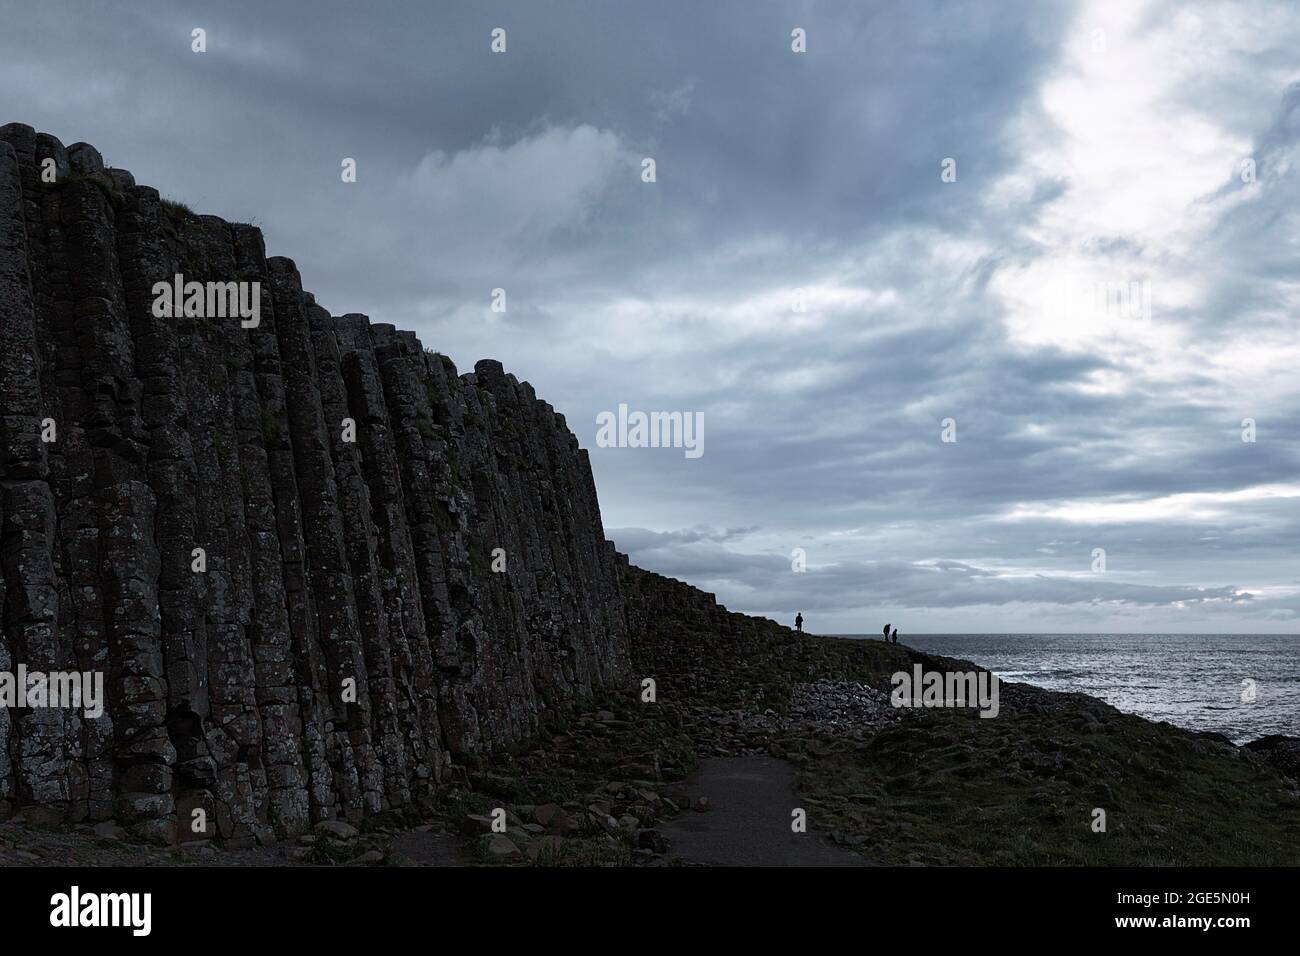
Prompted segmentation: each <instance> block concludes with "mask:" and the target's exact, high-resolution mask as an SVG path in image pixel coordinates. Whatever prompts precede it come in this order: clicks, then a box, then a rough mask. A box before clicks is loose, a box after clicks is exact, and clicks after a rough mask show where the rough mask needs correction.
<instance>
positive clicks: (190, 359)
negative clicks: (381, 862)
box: [0, 125, 632, 841]
mask: <svg viewBox="0 0 1300 956" xmlns="http://www.w3.org/2000/svg"><path fill="white" fill-rule="evenodd" d="M48 180H52V181H48ZM178 273H179V274H182V275H183V276H184V278H185V280H186V281H187V282H188V281H197V282H202V283H207V282H221V283H225V282H231V281H238V282H246V283H252V282H258V283H260V289H261V303H260V304H261V309H260V321H259V323H258V324H257V325H256V327H249V328H245V327H243V323H241V321H240V320H239V318H237V317H230V318H213V317H203V316H189V317H186V316H179V317H176V318H170V317H165V318H159V317H157V316H156V315H155V314H154V313H155V309H154V304H155V294H154V291H153V290H154V285H155V283H157V282H171V281H172V279H173V276H175V275H176V274H178ZM347 420H351V422H353V423H354V430H353V431H352V432H351V434H349V432H348V430H347ZM196 549H201V551H200V550H196ZM496 549H500V551H497V550H496ZM494 560H495V561H496V569H494ZM502 562H504V569H501V566H502ZM0 570H2V572H3V573H2V575H0V600H2V601H3V640H2V641H0V672H11V673H12V672H14V671H15V670H16V669H17V668H18V666H19V665H20V664H21V665H23V666H25V667H26V669H27V670H28V671H29V672H59V671H64V672H66V671H88V672H93V671H100V672H102V673H103V674H104V676H105V685H106V694H107V704H106V706H105V709H104V712H103V714H102V715H100V716H98V717H93V718H92V717H88V716H86V715H85V714H84V713H83V712H81V711H79V710H73V709H67V708H40V707H32V708H22V707H20V708H17V709H6V708H4V707H0V816H5V815H8V814H10V813H13V812H14V811H15V810H19V809H21V810H22V811H23V812H24V813H26V814H27V815H29V816H32V815H36V816H38V817H39V816H43V817H47V818H49V819H51V820H56V821H66V822H77V821H95V820H105V819H109V818H115V819H117V820H118V821H119V822H121V823H123V824H126V825H128V826H129V827H131V828H133V829H134V830H135V832H137V833H138V834H141V835H145V836H153V837H156V838H159V839H166V840H172V839H181V840H185V839H200V838H213V837H216V838H219V839H222V840H226V841H241V840H243V841H249V840H253V839H263V840H265V839H271V838H272V837H273V836H275V835H279V836H281V837H283V836H285V835H288V834H292V833H295V832H298V831H300V830H302V829H304V828H305V827H307V826H308V825H310V824H311V823H312V822H314V821H316V820H320V819H328V818H333V817H345V818H350V819H356V818H359V817H362V816H364V815H366V814H368V813H375V812H378V811H381V810H385V809H390V808H402V807H416V808H419V807H421V806H424V805H426V804H427V802H428V801H429V800H431V799H432V795H433V792H434V788H435V786H436V784H437V783H438V782H439V781H440V779H443V778H444V777H446V776H447V775H448V774H449V773H450V772H451V770H452V767H453V763H454V761H462V762H473V761H475V760H477V759H481V758H482V757H483V756H485V755H490V754H491V753H493V752H494V751H497V750H500V749H502V748H510V747H513V746H515V745H517V744H519V743H520V742H522V741H525V740H527V739H528V738H529V737H530V736H531V735H533V734H534V733H535V732H536V731H537V730H538V729H539V726H540V725H542V724H544V723H546V722H547V721H548V720H549V719H550V718H551V715H557V714H560V713H562V712H563V710H564V709H565V707H566V705H567V704H568V703H569V702H571V701H574V700H577V699H581V698H583V697H584V696H586V695H589V694H591V693H592V692H593V691H595V690H597V689H602V688H603V689H608V688H611V687H617V686H631V680H632V674H631V669H630V668H631V664H630V655H629V646H628V644H629V642H628V632H627V628H628V615H627V613H626V609H625V605H624V597H623V592H624V591H625V590H626V589H627V585H626V578H627V574H628V573H629V572H628V571H627V570H626V569H623V568H621V567H620V562H619V560H618V556H616V555H615V553H614V551H613V549H612V547H611V546H610V545H609V543H608V542H606V541H605V538H604V533H603V529H602V526H601V520H600V511H599V507H598V504H597V500H596V492H595V487H594V485H593V483H592V478H591V471H590V467H589V463H588V459H587V454H586V452H585V451H583V450H582V449H580V448H579V447H578V443H577V441H576V440H575V438H574V437H573V435H572V434H571V433H570V432H569V430H568V429H567V427H566V426H565V422H564V418H563V417H562V416H561V415H558V414H556V412H555V411H554V410H553V409H552V408H551V406H549V405H548V404H546V403H545V402H543V401H540V400H539V399H538V398H537V397H536V396H535V395H534V393H533V390H532V388H531V386H529V385H528V384H527V383H526V382H523V383H521V382H519V381H517V380H516V379H515V378H514V377H513V376H511V375H507V374H505V373H504V372H503V371H502V369H501V366H500V365H499V364H498V363H496V362H491V361H484V362H479V363H478V365H477V366H476V367H475V370H474V372H473V373H472V374H465V375H457V373H456V369H455V367H454V366H453V365H452V363H451V362H450V361H449V360H448V359H447V358H445V357H443V356H440V355H437V354H433V353H431V352H427V351H425V349H424V348H422V347H421V344H420V343H419V342H418V341H417V340H416V338H415V336H414V335H412V334H411V333H407V332H399V331H396V330H395V329H394V328H393V327H392V326H389V325H378V324H375V325H372V324H371V323H370V322H369V321H368V320H367V319H366V317H365V316H362V315H345V316H342V317H335V316H331V315H330V314H329V313H328V312H327V311H326V310H325V309H324V308H322V307H321V306H319V305H317V304H316V302H315V301H314V299H313V298H312V296H311V295H310V294H309V293H306V292H304V291H303V289H302V286H301V283H300V279H299V275H298V271H297V269H296V268H295V266H294V263H293V262H292V261H291V260H289V259H284V258H269V259H268V258H267V257H266V255H265V250H264V246H263V241H262V236H261V234H260V232H259V231H258V230H257V229H256V228H254V227H252V226H248V225H240V224H234V223H227V222H224V221H222V220H220V219H218V218H215V217H212V216H196V215H194V214H192V213H190V212H189V211H188V210H186V209H184V208H183V207H179V206H176V205H173V204H169V203H165V202H162V201H160V198H159V195H158V193H157V191H156V190H154V189H151V188H149V187H147V186H139V185H136V183H135V181H134V179H133V178H132V177H131V175H130V174H129V173H127V172H125V171H123V170H118V169H108V168H105V167H104V165H103V162H102V160H101V158H100V156H99V154H98V153H97V151H96V150H95V149H94V148H93V147H91V146H88V145H86V144H77V145H75V146H71V147H67V148H65V147H64V146H63V145H62V144H60V143H59V142H58V141H57V140H56V139H55V138H53V137H52V136H48V135H45V134H38V133H36V132H35V131H33V130H32V129H31V128H30V127H26V126H21V125H9V126H5V127H3V128H0ZM350 688H355V689H354V690H350ZM195 810H202V811H203V813H202V814H195V812H194V811H195ZM200 818H206V821H207V823H206V829H205V830H203V831H200V832H195V829H194V826H193V822H194V821H195V820H197V819H200Z"/></svg>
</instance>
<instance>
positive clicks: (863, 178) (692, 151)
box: [0, 0, 1300, 633]
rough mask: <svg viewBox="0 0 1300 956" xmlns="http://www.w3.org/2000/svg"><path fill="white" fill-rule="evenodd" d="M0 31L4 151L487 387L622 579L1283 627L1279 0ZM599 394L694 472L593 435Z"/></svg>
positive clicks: (865, 618) (1200, 626)
mask: <svg viewBox="0 0 1300 956" xmlns="http://www.w3.org/2000/svg"><path fill="white" fill-rule="evenodd" d="M0 8H2V9H0V23H3V25H4V30H3V32H0V123H3V122H10V121H21V122H26V123H29V124H31V125H33V126H36V127H37V128H38V129H41V130H44V131H47V132H50V133H53V134H54V135H56V136H58V137H60V138H61V139H62V140H63V141H64V142H65V143H72V142H76V141H79V140H84V141H87V142H91V143H93V144H95V145H96V146H98V147H99V148H100V149H101V151H102V152H103V154H104V156H105V159H106V160H107V161H108V162H109V163H111V164H112V165H116V166H120V167H123V168H126V169H130V170H131V171H132V172H133V173H135V175H136V178H137V179H138V180H139V181H141V182H144V183H148V184H150V185H153V186H156V187H158V189H159V190H160V191H161V192H162V193H163V195H164V196H167V197H171V198H176V199H181V200H183V201H185V202H187V203H188V204H189V205H191V206H192V207H194V208H195V209H197V210H199V211H201V212H208V213H214V214H217V215H222V216H225V217H227V218H229V219H234V220H242V221H250V220H251V221H254V222H256V223H257V224H259V225H261V226H262V228H263V229H264V231H265V233H266V237H267V246H268V249H269V250H270V251H271V252H272V253H275V254H281V255H288V256H290V257H292V258H294V259H295V260H296V261H297V263H298V265H299V268H300V269H301V271H302V273H303V278H304V283H305V285H306V286H307V287H308V288H309V289H312V290H313V291H314V292H315V293H316V294H317V297H318V299H319V300H320V301H321V303H322V304H323V305H325V306H326V307H327V308H329V309H330V310H331V311H333V312H334V313H335V314H341V313H344V312H352V311H355V312H365V313H367V314H369V315H370V316H371V317H372V319H374V320H376V321H384V322H391V323H393V324H395V325H397V326H399V327H402V328H409V329H414V330H415V331H417V332H418V333H419V335H420V337H421V338H422V340H423V341H424V343H425V345H426V346H428V347H430V348H435V349H437V350H438V351H441V352H444V353H446V354H448V355H450V356H451V357H452V358H453V359H454V360H455V362H456V363H457V365H458V367H459V368H460V369H461V370H462V371H468V370H470V369H471V368H472V366H473V363H474V362H475V361H476V360H477V359H479V358H483V357H493V358H497V359H500V360H501V361H503V362H504V363H505V365H506V367H507V368H508V369H509V370H511V371H513V372H515V373H516V374H517V375H518V376H519V377H520V378H521V379H527V380H529V381H531V382H532V383H533V384H534V385H535V386H536V388H537V390H538V393H539V394H541V395H542V396H544V397H545V398H547V399H548V400H549V401H551V402H552V403H553V404H554V405H555V406H556V408H557V409H559V410H560V411H563V412H564V413H565V414H566V416H567V418H568V421H569V423H570V426H571V427H572V428H573V429H574V431H575V432H576V433H577V436H578V439H579V441H581V443H582V444H583V446H584V447H587V448H589V449H591V457H592V465H593V468H594V469H595V475H596V484H597V487H598V489H599V492H600V498H601V505H602V511H603V514H604V519H605V526H606V529H607V532H608V533H609V535H610V536H611V537H612V538H613V539H614V540H615V541H616V542H617V543H618V545H619V546H620V548H621V549H623V550H625V551H628V552H629V553H630V554H631V556H632V558H633V560H634V561H635V562H636V563H638V564H641V565H642V566H644V567H647V568H651V569H654V570H657V571H661V572H664V573H667V574H671V575H674V576H677V577H681V578H683V579H685V580H687V581H690V582H691V583H693V584H696V585H699V586H701V587H703V588H706V589H708V590H711V591H714V592H716V593H717V595H718V596H719V599H720V600H722V601H723V602H724V603H726V604H728V605H729V606H731V607H732V608H734V609H737V610H744V611H748V612H752V613H759V614H766V615H770V616H773V617H777V618H779V619H782V620H786V621H789V620H790V619H791V618H792V617H793V615H794V613H795V611H799V610H801V611H802V612H803V614H804V616H805V618H806V619H807V626H808V628H809V629H810V630H813V631H817V632H822V633H836V632H877V631H878V630H879V628H880V626H881V624H882V623H883V622H884V621H885V620H890V621H893V622H894V623H895V624H896V625H897V626H899V627H900V629H901V630H902V631H903V632H904V633H907V632H912V633H917V632H925V631H949V632H951V631H995V632H1002V631H1148V630H1157V631H1232V632H1260V631H1284V632H1295V631H1297V630H1300V624H1298V618H1300V563H1298V562H1297V560H1296V545H1297V542H1300V439H1298V437H1297V430H1298V429H1300V375H1298V374H1297V369H1300V335H1297V319H1296V305H1297V299H1298V298H1300V285H1298V283H1300V256H1298V255H1297V253H1300V249H1298V248H1297V246H1298V245H1300V217H1298V215H1297V213H1298V212H1300V204H1298V203H1297V200H1298V198H1300V195H1298V193H1300V188H1298V187H1300V168H1298V162H1300V145H1298V144H1300V61H1297V59H1296V57H1295V51H1296V49H1298V48H1300V9H1297V8H1295V7H1294V6H1292V5H1290V4H1278V3H1196V2H1188V0H1169V2H1126V3H1122V4H1119V3H1111V2H1105V0H1100V2H1096V0H1094V2H1061V3H1050V2H1041V0H1040V2H1034V3H1024V4H1021V3H1012V2H1003V0H999V2H993V0H986V2H979V3H929V2H902V0H896V2H871V3H848V2H835V3H818V2H786V3H780V4H777V3H756V2H752V0H743V2H741V0H736V2H710V3H696V2H686V0H670V2H664V3H653V4H632V3H627V4H622V3H620V4H614V3H578V2H568V3H564V2H548V3H540V2H520V3H513V4H494V3H474V4H472V5H471V4H464V3H460V2H454V3H453V2H428V0H422V2H409V3H403V2H396V0H394V2H378V3H359V2H347V3H343V2H338V3H330V2H312V3H305V2H303V3H296V2H277V3H266V2H265V0H247V2H244V0H237V2H226V3H220V4H213V3H186V2H178V0H167V2H156V3H155V2H132V3H130V4H105V3H98V2H94V3H92V2H90V0H83V2H64V0H44V2H42V3H40V4H34V3H30V2H28V0H24V2H21V3H19V2H15V0H0ZM498 27H500V28H503V29H504V30H505V31H506V52H505V53H500V54H498V53H493V52H492V50H491V49H490V43H491V32H492V30H493V29H494V28H498ZM195 28H203V29H204V30H206V32H207V52H206V53H195V52H193V51H192V50H191V34H192V31H193V30H194V29H195ZM795 28H802V29H803V30H804V31H806V37H807V39H806V46H807V52H805V53H795V52H793V51H792V49H791V43H792V40H791V31H792V30H794V29H795ZM647 157H650V158H653V159H654V160H655V167H656V168H655V172H656V181H655V182H652V183H647V182H643V180H642V160H643V159H645V158H647ZM344 158H353V159H355V160H356V163H357V182H356V183H343V182H342V181H341V179H342V177H341V176H340V164H341V162H342V160H343V159H344ZM945 160H951V161H952V162H950V163H948V164H947V168H948V169H949V170H950V171H955V178H954V177H953V176H951V175H949V176H944V175H943V174H944V170H945ZM946 179H947V180H952V181H945V180H946ZM494 288H503V289H505V290H506V295H507V298H506V304H507V311H506V312H505V313H504V314H502V313H495V312H493V311H492V309H491V307H490V306H491V292H492V290H493V289H494ZM799 302H802V305H803V310H802V311H799V310H798V308H797V304H798V303H799ZM620 403H625V404H627V405H628V406H629V407H630V408H631V409H633V410H638V409H640V410H646V411H654V410H663V411H685V412H700V413H702V414H703V416H704V422H705V429H704V454H703V455H702V456H700V457H698V458H687V457H686V455H685V454H684V452H683V450H682V449H672V448H657V449H656V448H601V447H597V445H596V416H597V415H598V414H599V413H600V412H602V411H606V410H614V409H616V408H617V406H618V405H619V404H620ZM945 419H951V420H952V421H953V423H955V424H954V426H953V428H952V429H950V437H951V432H953V431H955V437H956V441H947V442H946V441H943V440H942V439H943V422H944V420H945ZM1244 419H1252V420H1253V421H1254V423H1255V436H1254V437H1255V440H1254V441H1253V442H1252V441H1243V420H1244ZM795 549H802V553H803V555H804V556H805V561H806V570H804V571H802V572H799V571H796V570H794V568H793V566H794V564H795V563H796V562H795V560H794V559H795V555H796V552H795ZM1096 549H1104V556H1105V570H1104V571H1103V570H1094V567H1095V566H1097V565H1098V560H1097V558H1095V557H1094V555H1095V553H1096Z"/></svg>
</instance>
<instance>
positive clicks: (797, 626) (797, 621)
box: [794, 611, 803, 634]
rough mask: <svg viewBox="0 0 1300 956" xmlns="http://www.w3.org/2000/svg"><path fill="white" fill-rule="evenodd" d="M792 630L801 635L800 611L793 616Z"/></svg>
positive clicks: (801, 620) (801, 614)
mask: <svg viewBox="0 0 1300 956" xmlns="http://www.w3.org/2000/svg"><path fill="white" fill-rule="evenodd" d="M794 629H795V630H796V631H798V632H799V633H800V634H802V633H803V612H802V611H801V612H800V613H798V614H796V615H795V616H794Z"/></svg>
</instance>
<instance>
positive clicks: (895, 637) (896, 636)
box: [893, 628, 898, 644]
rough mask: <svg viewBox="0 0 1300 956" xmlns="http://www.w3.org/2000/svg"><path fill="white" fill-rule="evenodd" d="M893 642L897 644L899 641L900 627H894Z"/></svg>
mask: <svg viewBox="0 0 1300 956" xmlns="http://www.w3.org/2000/svg"><path fill="white" fill-rule="evenodd" d="M893 643H895V644H897V643H898V628H894V639H893Z"/></svg>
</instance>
